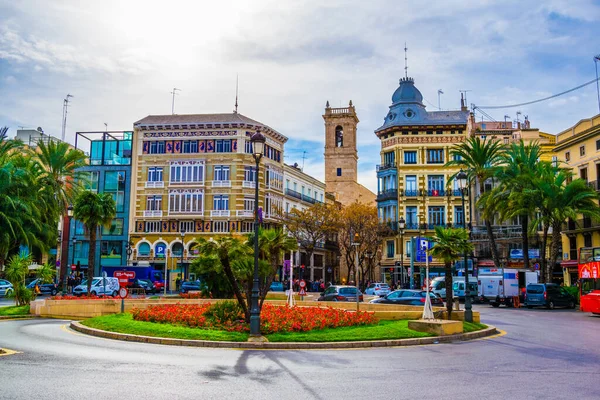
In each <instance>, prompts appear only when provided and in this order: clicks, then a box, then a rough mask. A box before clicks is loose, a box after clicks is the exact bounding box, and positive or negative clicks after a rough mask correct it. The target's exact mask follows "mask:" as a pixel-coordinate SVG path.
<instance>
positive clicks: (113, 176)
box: [104, 171, 125, 212]
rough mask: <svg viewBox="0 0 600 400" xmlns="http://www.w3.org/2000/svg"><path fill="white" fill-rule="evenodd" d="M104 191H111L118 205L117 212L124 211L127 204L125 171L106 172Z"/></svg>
mask: <svg viewBox="0 0 600 400" xmlns="http://www.w3.org/2000/svg"><path fill="white" fill-rule="evenodd" d="M104 192H105V193H110V194H111V195H112V196H113V199H114V200H115V203H116V205H117V212H123V207H124V204H125V171H106V172H105V173H104Z"/></svg>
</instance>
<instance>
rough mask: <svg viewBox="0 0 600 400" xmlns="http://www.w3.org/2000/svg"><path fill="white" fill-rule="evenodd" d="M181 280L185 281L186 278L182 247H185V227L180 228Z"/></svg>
mask: <svg viewBox="0 0 600 400" xmlns="http://www.w3.org/2000/svg"><path fill="white" fill-rule="evenodd" d="M180 234H181V282H183V281H185V279H186V275H187V274H186V273H185V272H186V271H185V269H184V267H183V249H184V248H185V246H184V244H183V239H185V228H181V232H180Z"/></svg>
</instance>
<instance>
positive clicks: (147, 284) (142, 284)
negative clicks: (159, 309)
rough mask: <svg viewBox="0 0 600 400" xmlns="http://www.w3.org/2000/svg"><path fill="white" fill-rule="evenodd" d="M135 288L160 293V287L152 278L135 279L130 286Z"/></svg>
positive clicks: (148, 292)
mask: <svg viewBox="0 0 600 400" xmlns="http://www.w3.org/2000/svg"><path fill="white" fill-rule="evenodd" d="M129 287H130V288H133V289H144V292H145V293H146V294H151V293H158V292H159V289H158V288H157V287H156V286H155V285H154V283H152V281H151V280H150V279H134V280H133V282H131V285H130V286H129Z"/></svg>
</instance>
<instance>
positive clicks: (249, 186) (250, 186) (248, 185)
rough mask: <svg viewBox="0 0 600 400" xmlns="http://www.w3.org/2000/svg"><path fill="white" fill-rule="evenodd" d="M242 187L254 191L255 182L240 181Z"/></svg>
mask: <svg viewBox="0 0 600 400" xmlns="http://www.w3.org/2000/svg"><path fill="white" fill-rule="evenodd" d="M242 187H243V188H247V189H255V188H256V182H254V181H242Z"/></svg>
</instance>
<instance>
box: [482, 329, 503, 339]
mask: <svg viewBox="0 0 600 400" xmlns="http://www.w3.org/2000/svg"><path fill="white" fill-rule="evenodd" d="M496 330H497V331H498V333H497V334H495V335H492V336H486V337H482V338H479V339H474V340H488V339H495V338H499V337H502V336H504V335H506V334H507V332H506V331H503V330H502V329H498V328H496Z"/></svg>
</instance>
